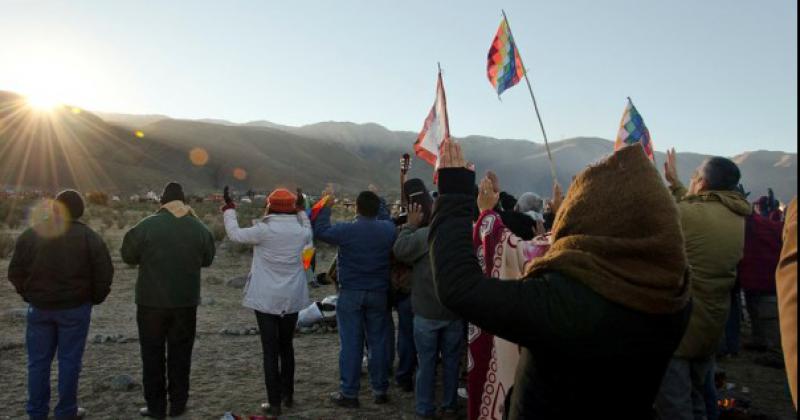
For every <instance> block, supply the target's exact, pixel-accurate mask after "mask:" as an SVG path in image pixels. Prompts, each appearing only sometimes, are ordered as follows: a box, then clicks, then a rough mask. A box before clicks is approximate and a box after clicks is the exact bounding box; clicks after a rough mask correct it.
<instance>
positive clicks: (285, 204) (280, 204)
mask: <svg viewBox="0 0 800 420" xmlns="http://www.w3.org/2000/svg"><path fill="white" fill-rule="evenodd" d="M267 206H269V211H271V212H274V213H296V212H297V196H296V195H294V194H292V192H291V191H289V190H287V189H285V188H277V189H275V191H273V192H272V193H271V194H270V195H269V197H267Z"/></svg>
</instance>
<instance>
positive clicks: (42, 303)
mask: <svg viewBox="0 0 800 420" xmlns="http://www.w3.org/2000/svg"><path fill="white" fill-rule="evenodd" d="M68 223H69V224H68V225H67V226H66V231H65V232H63V233H61V234H59V235H58V236H55V237H52V238H48V237H47V236H42V235H40V234H38V233H37V232H36V228H29V229H27V230H26V231H25V232H23V233H22V235H21V236H20V238H19V245H18V247H19V249H20V252H19V253H15V254H14V258H13V259H12V261H11V263H10V265H9V280H11V281H12V282H15V280H17V279H19V284H20V289H19V291H20V292H21V294H22V296H23V297H24V298H25V300H26V301H28V302H29V303H30V304H31V305H34V306H36V307H37V308H41V309H69V308H74V307H76V306H80V305H81V304H84V303H93V304H95V305H96V304H99V303H101V302H102V301H103V300H104V299H105V297H106V296H107V295H108V293H109V291H110V290H109V286H110V285H111V278H112V276H113V273H114V268H113V266H112V265H111V259H110V257H108V249H107V248H106V245H105V243H104V242H103V239H102V238H101V237H100V235H98V234H97V233H96V232H94V231H93V230H92V229H91V228H90V227H88V226H86V225H85V224H83V223H81V222H79V221H76V220H73V221H70V222H68ZM26 262H27V263H26ZM26 266H27V267H26ZM15 284H16V282H15Z"/></svg>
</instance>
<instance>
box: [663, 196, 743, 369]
mask: <svg viewBox="0 0 800 420" xmlns="http://www.w3.org/2000/svg"><path fill="white" fill-rule="evenodd" d="M673 193H674V195H675V196H676V198H678V200H679V202H678V209H679V210H680V215H681V225H682V228H683V236H684V240H685V244H686V255H687V257H688V258H689V265H690V266H691V295H692V299H693V307H694V308H693V310H692V316H691V320H690V322H689V326H688V328H687V330H686V335H685V336H684V338H683V341H682V343H681V345H680V346H679V348H678V350H677V351H676V352H675V355H676V356H679V357H681V356H685V357H705V356H710V355H711V354H713V352H714V351H715V349H716V348H717V345H718V344H719V340H720V337H721V336H722V331H723V329H722V326H723V325H724V324H725V320H726V319H727V316H728V310H729V308H730V291H731V288H732V287H733V284H734V282H735V280H736V266H737V264H738V263H739V261H740V260H741V259H742V255H743V249H744V225H745V216H747V215H749V214H750V213H751V212H752V210H751V208H750V205H749V203H748V202H747V200H745V198H744V196H743V195H742V194H740V193H739V192H737V191H732V190H731V191H724V190H709V191H702V192H699V193H695V194H688V195H687V193H686V190H685V189H682V188H681V187H680V186H678V187H676V188H673Z"/></svg>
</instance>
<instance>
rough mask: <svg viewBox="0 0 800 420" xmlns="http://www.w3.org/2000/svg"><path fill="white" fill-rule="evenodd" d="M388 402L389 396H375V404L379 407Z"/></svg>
mask: <svg viewBox="0 0 800 420" xmlns="http://www.w3.org/2000/svg"><path fill="white" fill-rule="evenodd" d="M388 402H389V395H387V394H380V395H376V396H375V404H378V405H381V404H386V403H388Z"/></svg>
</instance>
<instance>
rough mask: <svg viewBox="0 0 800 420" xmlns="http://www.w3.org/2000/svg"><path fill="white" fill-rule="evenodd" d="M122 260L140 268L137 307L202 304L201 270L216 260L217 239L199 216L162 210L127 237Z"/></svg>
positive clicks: (137, 284) (171, 306)
mask: <svg viewBox="0 0 800 420" xmlns="http://www.w3.org/2000/svg"><path fill="white" fill-rule="evenodd" d="M121 252H122V259H123V260H124V261H125V262H126V263H128V264H132V265H138V266H139V275H138V278H137V282H136V304H140V305H147V306H152V307H160V308H179V307H188V306H196V305H198V304H199V303H200V269H201V268H202V267H208V266H210V265H211V262H212V261H213V258H214V238H213V237H212V236H211V233H210V232H209V231H208V229H207V228H206V227H205V225H203V223H202V222H200V220H198V219H197V217H195V216H193V215H191V214H186V215H184V216H182V217H176V216H175V215H174V214H173V213H171V212H170V211H169V210H167V209H165V208H162V209H160V210H159V211H158V212H157V213H156V214H154V215H151V216H149V217H147V218H145V219H143V220H142V221H141V222H139V223H138V224H137V225H136V226H134V227H133V228H132V229H131V230H130V231H129V232H128V233H127V234H126V235H125V239H124V241H123V245H122V250H121Z"/></svg>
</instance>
